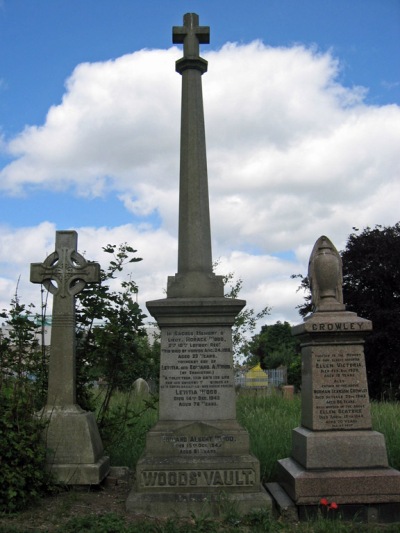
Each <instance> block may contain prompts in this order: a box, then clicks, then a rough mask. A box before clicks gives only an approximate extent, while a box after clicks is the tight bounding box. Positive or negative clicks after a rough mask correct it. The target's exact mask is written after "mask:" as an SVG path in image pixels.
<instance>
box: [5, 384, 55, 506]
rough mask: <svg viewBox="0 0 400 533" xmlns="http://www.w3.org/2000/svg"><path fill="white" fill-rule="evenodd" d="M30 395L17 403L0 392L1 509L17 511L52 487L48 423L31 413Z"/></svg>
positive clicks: (20, 398)
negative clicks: (45, 434)
mask: <svg viewBox="0 0 400 533" xmlns="http://www.w3.org/2000/svg"><path fill="white" fill-rule="evenodd" d="M31 407H32V406H31V404H30V399H29V398H27V397H26V396H25V395H21V396H20V397H19V400H18V402H17V403H16V402H15V401H14V400H13V399H12V398H6V397H5V396H4V395H3V394H2V395H1V396H0V410H1V412H2V416H1V418H0V464H1V478H2V482H1V483H0V511H2V512H14V511H17V510H19V509H22V508H23V507H25V506H26V505H28V504H31V503H32V502H33V501H34V500H35V499H37V498H38V497H39V496H40V495H41V494H43V493H44V492H46V491H47V490H49V489H50V487H51V478H50V476H49V475H48V474H47V473H46V471H45V460H46V448H45V445H44V443H43V440H42V431H43V429H44V427H45V424H44V423H42V422H41V421H40V420H37V419H35V418H34V417H33V416H32V414H33V413H32V409H31Z"/></svg>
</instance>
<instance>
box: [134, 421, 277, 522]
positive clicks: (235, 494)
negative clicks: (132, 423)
mask: <svg viewBox="0 0 400 533" xmlns="http://www.w3.org/2000/svg"><path fill="white" fill-rule="evenodd" d="M271 507H272V501H271V498H270V497H269V495H268V494H267V492H266V491H265V490H264V488H263V487H262V486H261V484H260V467H259V461H258V460H257V459H256V458H255V457H254V456H253V455H251V454H250V453H249V438H248V433H247V431H245V430H244V429H243V428H242V427H241V426H240V425H239V424H238V423H237V421H236V420H219V421H209V420H208V421H200V422H199V421H159V422H158V423H157V424H156V425H155V426H154V428H152V429H151V430H150V431H149V433H148V435H147V442H146V452H145V454H144V455H143V456H142V457H141V459H140V460H139V461H138V464H137V467H136V484H135V488H134V489H133V490H132V492H131V493H130V495H129V497H128V500H127V502H126V508H127V510H128V511H129V512H132V513H135V514H146V515H151V516H158V517H161V516H170V515H171V514H177V515H179V516H190V514H191V513H195V514H201V513H204V512H207V513H210V514H212V515H213V516H218V515H222V514H225V513H228V512H229V510H231V511H235V512H238V513H240V514H246V513H248V512H250V511H252V510H259V509H269V508H271Z"/></svg>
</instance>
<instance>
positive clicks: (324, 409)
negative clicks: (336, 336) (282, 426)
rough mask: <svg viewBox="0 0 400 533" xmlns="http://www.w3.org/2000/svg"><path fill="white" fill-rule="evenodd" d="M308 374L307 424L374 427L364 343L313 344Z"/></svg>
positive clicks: (304, 417)
mask: <svg viewBox="0 0 400 533" xmlns="http://www.w3.org/2000/svg"><path fill="white" fill-rule="evenodd" d="M307 367H308V368H307ZM308 373H309V376H308V379H307V374H308ZM305 374H306V375H305V379H304V383H305V385H306V390H305V391H304V393H305V396H306V401H305V402H304V405H303V409H302V424H303V425H304V426H305V427H309V428H310V429H319V430H330V429H334V430H347V429H369V428H370V427H371V415H370V405H369V396H368V386H367V377H366V371H365V361H364V352H363V349H362V346H359V345H355V346H351V345H350V346H346V345H343V346H340V345H339V346H318V347H313V348H312V349H311V354H310V361H309V363H308V365H307V363H306V364H305ZM310 378H311V379H310ZM310 415H311V417H310Z"/></svg>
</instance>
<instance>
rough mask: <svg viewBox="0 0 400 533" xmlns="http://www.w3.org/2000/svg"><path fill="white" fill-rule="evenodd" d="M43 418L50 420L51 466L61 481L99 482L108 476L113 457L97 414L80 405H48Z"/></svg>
mask: <svg viewBox="0 0 400 533" xmlns="http://www.w3.org/2000/svg"><path fill="white" fill-rule="evenodd" d="M41 417H43V418H45V419H48V421H49V422H48V425H47V427H46V429H45V431H44V438H45V440H46V446H47V449H48V452H47V468H48V470H49V471H50V472H52V473H53V474H54V476H55V478H56V480H57V481H59V482H60V483H63V484H67V485H98V484H99V483H101V481H102V480H103V479H104V478H105V477H106V476H107V474H108V472H109V469H110V460H109V458H108V457H106V456H104V455H103V444H102V442H101V438H100V434H99V430H98V428H97V424H96V420H95V418H94V415H93V413H90V412H87V411H83V410H82V409H81V408H80V407H79V406H77V405H72V406H68V407H65V408H61V407H55V408H48V407H46V408H45V409H44V410H43V411H42V413H41Z"/></svg>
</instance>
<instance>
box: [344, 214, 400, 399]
mask: <svg viewBox="0 0 400 533" xmlns="http://www.w3.org/2000/svg"><path fill="white" fill-rule="evenodd" d="M342 259H343V296H344V301H345V303H346V305H347V308H348V310H349V311H355V312H356V313H357V314H358V315H359V316H361V317H363V318H368V319H369V320H372V324H373V331H372V334H370V335H369V336H368V337H367V340H366V344H365V361H366V366H367V376H368V386H369V393H370V395H371V397H372V398H375V399H388V400H394V399H397V400H400V374H399V372H397V369H398V367H399V364H400V223H397V224H395V225H394V226H393V227H382V226H376V227H375V228H374V229H371V228H366V229H364V230H363V231H361V232H360V231H359V230H357V229H355V231H354V233H352V234H351V235H350V236H349V238H348V241H347V244H346V248H345V250H344V251H343V252H342Z"/></svg>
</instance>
